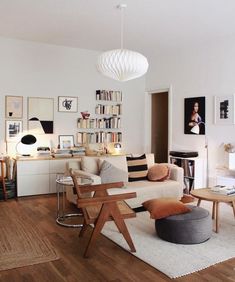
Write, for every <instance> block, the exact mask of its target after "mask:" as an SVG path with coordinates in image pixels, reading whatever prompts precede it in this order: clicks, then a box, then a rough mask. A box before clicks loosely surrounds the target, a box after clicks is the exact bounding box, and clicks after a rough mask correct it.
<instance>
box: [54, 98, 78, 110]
mask: <svg viewBox="0 0 235 282" xmlns="http://www.w3.org/2000/svg"><path fill="white" fill-rule="evenodd" d="M58 111H59V112H66V113H77V111H78V97H69V96H59V97H58Z"/></svg>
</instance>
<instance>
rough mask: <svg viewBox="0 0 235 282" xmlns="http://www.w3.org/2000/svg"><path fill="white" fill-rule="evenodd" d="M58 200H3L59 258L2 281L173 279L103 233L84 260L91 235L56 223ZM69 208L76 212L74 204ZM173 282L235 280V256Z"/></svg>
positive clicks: (8, 273)
mask: <svg viewBox="0 0 235 282" xmlns="http://www.w3.org/2000/svg"><path fill="white" fill-rule="evenodd" d="M56 201H57V199H56V196H55V195H49V196H48V195H46V196H35V197H25V198H20V199H18V200H17V201H16V200H8V201H7V202H0V209H9V210H10V209H11V210H12V209H13V210H15V212H16V216H22V217H23V216H24V215H28V216H30V217H31V219H32V220H33V221H34V222H35V225H36V226H37V227H38V228H39V229H40V230H41V232H42V233H43V234H44V235H45V236H46V237H47V238H48V239H49V240H50V242H51V243H52V245H53V246H54V247H55V248H56V250H57V251H58V253H59V256H60V259H59V260H56V261H53V262H48V263H41V264H37V265H33V266H27V267H22V268H17V269H12V270H6V271H1V272H0V282H23V281H24V282H28V281H29V282H41V281H42V282H47V281H48V282H49V281H50V282H51V281H53V282H54V281H55V282H57V281H58V282H63V281H66V282H67V281H68V282H77V281H85V282H86V281H94V282H95V281H102V282H103V281H112V282H119V281H127V282H128V281H135V282H138V281H150V282H151V281H158V282H166V281H171V279H170V278H168V277H167V276H165V275H164V274H163V273H161V272H159V271H158V270H156V269H155V268H153V267H151V266H149V265H147V264H146V263H144V262H143V261H141V260H139V259H138V258H136V257H134V256H133V255H131V254H130V253H128V252H127V251H124V250H123V249H122V248H120V247H119V246H117V245H116V244H115V243H113V242H112V241H110V240H108V239H107V238H105V237H104V236H102V235H100V237H99V239H98V240H97V242H96V246H95V248H94V249H93V254H92V256H91V257H90V258H89V259H84V258H83V252H84V250H85V246H86V244H87V242H88V237H89V234H87V236H86V235H85V237H84V238H78V233H79V229H77V228H66V227H62V226H59V225H57V224H56V223H55V218H56V205H57V202H56ZM67 209H70V210H71V209H73V210H74V211H75V208H74V207H73V206H71V205H68V206H67ZM6 224H7V222H6ZM89 232H90V231H88V233H89ZM169 255H170V254H169ZM189 263H190V262H189ZM174 281H177V282H178V281H179V282H187V281H190V282H191V281H193V282H194V281H195V282H199V281H200V282H202V281H218V282H220V281H223V282H231V281H235V258H234V259H231V260H228V261H226V262H223V263H220V264H218V265H215V266H212V267H209V268H207V269H205V270H202V271H200V272H197V273H194V274H191V275H187V276H185V277H181V278H178V279H174Z"/></svg>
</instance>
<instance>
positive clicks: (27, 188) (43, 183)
mask: <svg viewBox="0 0 235 282" xmlns="http://www.w3.org/2000/svg"><path fill="white" fill-rule="evenodd" d="M49 189H50V188H49V174H47V175H46V174H43V175H18V178H17V193H18V196H29V195H39V194H47V193H49Z"/></svg>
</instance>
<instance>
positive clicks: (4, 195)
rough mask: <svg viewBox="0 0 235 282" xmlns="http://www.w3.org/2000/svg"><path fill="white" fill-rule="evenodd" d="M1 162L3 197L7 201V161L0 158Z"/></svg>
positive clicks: (0, 176)
mask: <svg viewBox="0 0 235 282" xmlns="http://www.w3.org/2000/svg"><path fill="white" fill-rule="evenodd" d="M0 164H1V175H0V182H1V183H2V193H3V198H4V200H5V201H6V200H7V191H6V183H5V161H4V160H0Z"/></svg>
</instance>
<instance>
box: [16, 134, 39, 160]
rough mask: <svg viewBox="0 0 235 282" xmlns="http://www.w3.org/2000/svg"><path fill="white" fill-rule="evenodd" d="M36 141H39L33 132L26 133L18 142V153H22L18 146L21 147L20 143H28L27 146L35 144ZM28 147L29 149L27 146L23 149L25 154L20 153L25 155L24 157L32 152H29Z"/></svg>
mask: <svg viewBox="0 0 235 282" xmlns="http://www.w3.org/2000/svg"><path fill="white" fill-rule="evenodd" d="M36 142H37V138H36V137H35V136H34V135H32V134H27V135H24V136H23V137H22V138H21V139H20V141H19V142H18V143H17V144H16V152H17V154H20V153H19V151H18V147H19V145H20V144H23V145H27V146H28V145H33V144H35V143H36ZM28 149H29V148H27V147H25V148H24V149H23V150H21V151H24V152H23V154H20V155H22V156H24V157H28V156H30V153H28ZM25 152H26V153H25Z"/></svg>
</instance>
